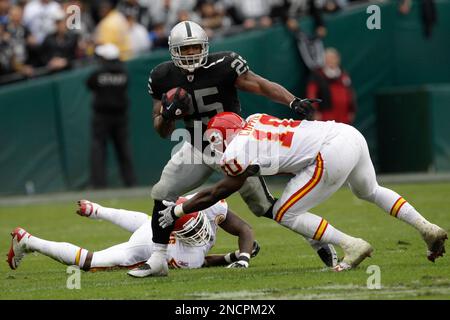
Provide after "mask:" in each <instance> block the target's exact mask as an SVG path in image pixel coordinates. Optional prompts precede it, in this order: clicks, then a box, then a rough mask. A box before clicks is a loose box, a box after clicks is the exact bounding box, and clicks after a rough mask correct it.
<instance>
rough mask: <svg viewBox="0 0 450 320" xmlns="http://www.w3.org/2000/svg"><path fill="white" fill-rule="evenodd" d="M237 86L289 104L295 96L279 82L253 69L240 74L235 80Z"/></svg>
mask: <svg viewBox="0 0 450 320" xmlns="http://www.w3.org/2000/svg"><path fill="white" fill-rule="evenodd" d="M235 86H236V88H238V89H240V90H243V91H247V92H251V93H254V94H258V95H261V96H265V97H267V98H269V99H270V100H272V101H275V102H278V103H281V104H284V105H287V106H289V104H290V103H291V102H292V101H293V100H294V98H295V96H294V95H293V94H292V93H290V92H289V91H288V90H287V89H286V88H284V87H283V86H281V85H280V84H278V83H275V82H272V81H269V80H267V79H265V78H263V77H261V76H260V75H257V74H255V73H254V72H252V71H248V72H246V73H244V74H242V75H240V76H239V77H238V78H237V79H236V82H235Z"/></svg>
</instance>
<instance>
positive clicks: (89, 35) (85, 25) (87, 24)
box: [63, 0, 95, 58]
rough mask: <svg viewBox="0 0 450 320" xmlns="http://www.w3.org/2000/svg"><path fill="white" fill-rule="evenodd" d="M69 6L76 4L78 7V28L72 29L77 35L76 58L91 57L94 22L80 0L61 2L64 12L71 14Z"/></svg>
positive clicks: (93, 46)
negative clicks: (79, 14)
mask: <svg viewBox="0 0 450 320" xmlns="http://www.w3.org/2000/svg"><path fill="white" fill-rule="evenodd" d="M71 6H77V7H78V8H79V9H80V13H81V17H80V28H79V29H78V28H75V29H73V30H72V31H73V32H75V33H76V34H77V35H78V52H77V58H85V57H86V56H87V57H91V56H93V55H94V48H95V45H94V39H93V33H94V30H95V22H94V19H93V18H92V15H91V14H90V12H89V11H88V10H87V9H89V8H88V7H86V5H85V3H83V2H82V1H80V0H65V2H64V3H63V8H64V12H66V13H67V14H72V12H71V11H70V10H69V8H70V7H71Z"/></svg>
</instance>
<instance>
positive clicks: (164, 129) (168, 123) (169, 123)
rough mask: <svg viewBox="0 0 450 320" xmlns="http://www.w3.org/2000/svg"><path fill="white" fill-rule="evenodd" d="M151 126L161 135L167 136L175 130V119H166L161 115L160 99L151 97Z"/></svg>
mask: <svg viewBox="0 0 450 320" xmlns="http://www.w3.org/2000/svg"><path fill="white" fill-rule="evenodd" d="M153 127H154V128H155V130H156V132H158V134H159V135H160V136H161V137H162V138H167V137H168V136H170V135H171V134H172V132H173V130H175V120H170V119H169V120H166V119H164V118H163V116H162V115H161V100H157V99H153Z"/></svg>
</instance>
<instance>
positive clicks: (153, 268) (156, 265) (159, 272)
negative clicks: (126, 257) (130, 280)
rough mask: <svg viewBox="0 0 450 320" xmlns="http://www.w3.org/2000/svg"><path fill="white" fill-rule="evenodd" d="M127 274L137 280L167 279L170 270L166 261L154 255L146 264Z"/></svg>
mask: <svg viewBox="0 0 450 320" xmlns="http://www.w3.org/2000/svg"><path fill="white" fill-rule="evenodd" d="M152 258H153V259H152ZM127 274H128V275H129V276H132V277H135V278H145V277H166V276H167V275H168V274H169V268H168V266H167V261H166V260H165V259H161V258H160V257H156V254H155V253H153V254H152V255H151V257H150V259H149V260H148V261H147V262H146V263H144V264H142V265H140V266H139V267H137V268H134V269H131V270H130V271H128V273H127Z"/></svg>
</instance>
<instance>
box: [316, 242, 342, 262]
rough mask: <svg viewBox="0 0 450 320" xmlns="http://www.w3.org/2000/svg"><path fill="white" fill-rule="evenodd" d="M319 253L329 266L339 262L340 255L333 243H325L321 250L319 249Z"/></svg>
mask: <svg viewBox="0 0 450 320" xmlns="http://www.w3.org/2000/svg"><path fill="white" fill-rule="evenodd" d="M317 254H318V255H319V257H320V260H322V262H323V263H325V265H326V266H327V267H330V268H333V267H335V266H336V265H337V264H338V262H339V261H338V257H337V253H336V249H334V247H333V245H331V244H325V245H323V246H322V247H321V248H320V249H319V250H317Z"/></svg>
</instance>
